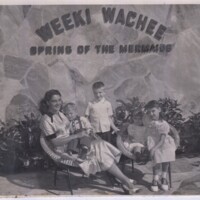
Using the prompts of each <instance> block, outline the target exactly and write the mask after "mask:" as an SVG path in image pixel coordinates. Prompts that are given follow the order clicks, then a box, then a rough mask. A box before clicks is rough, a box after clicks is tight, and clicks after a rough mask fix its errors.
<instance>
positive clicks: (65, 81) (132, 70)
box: [0, 5, 200, 120]
mask: <svg viewBox="0 0 200 200" xmlns="http://www.w3.org/2000/svg"><path fill="white" fill-rule="evenodd" d="M115 7H116V8H117V10H119V9H120V8H124V9H125V11H129V10H133V11H136V12H137V13H139V14H140V13H141V14H144V15H146V16H148V17H149V18H153V19H155V20H157V21H158V22H159V23H162V24H164V25H165V26H167V32H166V34H165V36H164V38H163V40H162V41H161V43H170V44H174V48H173V50H172V51H171V52H170V53H168V54H160V53H145V54H134V53H132V54H121V55H120V54H119V53H114V54H108V55H105V54H103V55H97V54H96V53H95V52H94V51H90V52H89V53H88V54H86V55H77V54H76V53H75V52H73V53H72V54H71V55H59V56H42V55H40V56H30V53H29V48H30V47H31V46H39V45H41V46H43V45H45V46H46V45H72V47H76V46H77V45H79V44H82V45H96V44H113V45H117V44H128V43H130V44H151V43H158V41H156V40H155V39H154V38H153V37H148V36H147V34H144V33H142V32H139V31H136V30H134V29H133V28H128V27H124V26H121V25H115V24H105V23H103V20H102V16H101V8H102V6H67V5H65V6H1V7H0V90H1V93H0V118H1V119H2V120H6V119H7V120H8V119H12V118H15V119H21V118H23V115H24V114H26V113H30V112H36V113H37V105H38V102H39V100H40V99H41V98H42V96H43V95H44V93H45V92H46V91H47V90H48V89H50V88H57V89H59V90H60V91H61V92H62V95H63V99H64V101H66V102H67V101H74V102H76V103H77V104H78V106H79V109H80V113H83V112H84V110H85V106H86V104H87V102H88V100H90V99H91V98H92V91H91V85H92V83H93V82H94V81H96V80H102V81H104V82H105V84H106V93H107V98H108V99H109V100H110V101H112V103H113V107H115V103H116V99H118V98H122V99H126V98H127V97H133V96H139V97H140V99H141V100H143V101H148V100H150V99H154V98H155V99H158V98H160V97H172V98H176V99H178V100H179V102H180V103H181V104H182V108H183V109H184V112H185V113H186V114H188V113H190V111H192V112H198V111H200V67H199V63H200V56H199V55H200V25H199V20H200V6H199V5H157V6H153V5H151V6H150V5H148V6H145V5H143V6H139V5H137V6H133V5H128V6H115ZM86 8H89V9H90V11H91V15H92V16H91V18H92V23H91V24H90V25H87V26H83V27H79V28H75V29H73V30H70V31H65V32H64V33H63V34H60V35H58V36H55V37H54V38H53V39H51V40H49V41H48V42H47V43H45V42H43V41H42V40H41V39H40V38H39V37H38V36H37V35H36V34H35V30H36V29H37V28H39V27H40V26H41V25H44V24H45V23H47V22H50V21H51V20H52V19H54V18H56V17H60V16H62V15H63V14H65V13H68V12H69V13H72V12H73V11H78V10H79V9H86Z"/></svg>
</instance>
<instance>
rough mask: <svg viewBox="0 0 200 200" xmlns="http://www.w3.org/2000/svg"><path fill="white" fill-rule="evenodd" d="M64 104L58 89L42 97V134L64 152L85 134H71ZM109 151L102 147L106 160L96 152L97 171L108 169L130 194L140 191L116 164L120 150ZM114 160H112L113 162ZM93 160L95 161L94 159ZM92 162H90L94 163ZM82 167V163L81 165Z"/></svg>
mask: <svg viewBox="0 0 200 200" xmlns="http://www.w3.org/2000/svg"><path fill="white" fill-rule="evenodd" d="M61 106H62V98H61V94H60V92H59V91H58V90H49V91H47V92H46V94H45V96H44V98H43V99H42V101H41V103H40V111H41V113H42V115H43V116H42V118H41V123H40V127H41V129H42V134H44V135H45V137H46V139H47V140H48V141H50V142H51V143H52V144H53V146H54V148H55V151H57V152H63V154H66V153H65V147H66V146H65V145H66V144H67V143H68V142H69V141H71V140H73V139H75V138H80V137H83V136H84V134H83V133H82V132H81V133H78V134H75V135H69V132H68V126H69V121H68V119H67V118H66V117H65V115H64V114H63V113H62V112H60V110H61ZM99 142H104V141H99ZM99 142H98V141H95V142H94V143H93V144H92V145H93V147H94V148H93V149H95V148H101V147H102V146H103V145H99ZM104 145H106V144H104ZM106 149H107V150H106V151H107V152H106V151H105V149H104V150H103V149H102V151H101V152H102V154H104V153H105V154H106V156H105V158H108V157H107V155H109V161H108V160H105V161H102V159H103V158H104V156H101V160H99V157H100V156H99V155H97V154H98V153H99V151H98V152H96V154H95V153H94V154H93V155H94V157H93V160H95V162H98V166H99V168H98V170H97V171H108V172H109V173H110V174H112V175H113V176H114V177H115V178H117V179H118V180H120V181H121V182H122V184H123V185H124V186H123V189H125V188H126V187H127V188H128V192H129V194H134V193H136V192H138V191H139V189H138V188H134V185H133V184H132V183H131V181H130V179H129V178H128V177H126V176H125V175H124V174H123V173H122V172H121V170H120V169H119V168H118V166H117V165H116V162H115V161H116V157H118V158H119V157H120V156H119V155H120V152H119V151H118V150H117V149H116V148H115V147H114V146H113V147H112V149H115V151H114V153H113V151H112V152H108V151H109V148H106ZM68 157H70V156H68ZM111 161H112V162H111ZM92 162H93V161H92ZM92 162H90V163H92ZM79 166H80V167H81V163H80V165H79Z"/></svg>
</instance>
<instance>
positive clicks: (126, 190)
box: [122, 185, 141, 195]
mask: <svg viewBox="0 0 200 200" xmlns="http://www.w3.org/2000/svg"><path fill="white" fill-rule="evenodd" d="M122 189H123V190H124V193H125V194H129V195H133V194H135V193H138V192H139V191H140V190H141V189H140V188H135V187H134V188H128V187H127V186H125V185H122Z"/></svg>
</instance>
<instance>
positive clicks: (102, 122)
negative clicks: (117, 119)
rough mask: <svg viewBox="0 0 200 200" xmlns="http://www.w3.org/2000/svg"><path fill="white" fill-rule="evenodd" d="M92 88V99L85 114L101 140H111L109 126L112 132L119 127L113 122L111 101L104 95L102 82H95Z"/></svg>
mask: <svg viewBox="0 0 200 200" xmlns="http://www.w3.org/2000/svg"><path fill="white" fill-rule="evenodd" d="M92 90H93V93H94V100H93V101H91V102H89V103H88V106H87V109H86V112H85V115H86V117H88V118H89V119H90V122H91V125H92V127H93V130H94V132H95V133H96V134H97V135H98V136H100V137H101V138H102V139H103V140H105V141H107V142H111V137H110V135H111V133H110V131H111V128H112V129H113V131H114V132H117V131H119V129H118V128H117V127H116V126H115V125H114V123H113V119H112V116H113V110H112V106H111V103H110V102H109V101H107V100H106V99H105V97H104V96H105V92H104V83H103V82H100V81H99V82H95V83H94V84H93V86H92Z"/></svg>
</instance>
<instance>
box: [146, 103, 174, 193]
mask: <svg viewBox="0 0 200 200" xmlns="http://www.w3.org/2000/svg"><path fill="white" fill-rule="evenodd" d="M145 109H146V111H147V116H148V118H149V123H148V124H147V125H146V126H147V129H146V131H147V148H148V150H149V151H150V157H151V159H152V161H153V181H152V185H151V190H152V191H153V192H157V191H158V190H159V188H158V183H159V181H160V177H159V176H160V172H161V169H162V177H161V189H163V190H164V191H167V190H168V189H169V186H168V182H167V172H168V167H169V162H171V161H175V151H176V145H175V142H174V139H173V138H172V137H171V136H170V135H169V134H168V133H169V131H170V126H169V124H168V123H167V122H166V121H164V120H163V119H162V116H161V107H160V105H159V103H158V102H157V101H155V100H152V101H150V102H148V103H147V104H146V106H145Z"/></svg>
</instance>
